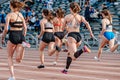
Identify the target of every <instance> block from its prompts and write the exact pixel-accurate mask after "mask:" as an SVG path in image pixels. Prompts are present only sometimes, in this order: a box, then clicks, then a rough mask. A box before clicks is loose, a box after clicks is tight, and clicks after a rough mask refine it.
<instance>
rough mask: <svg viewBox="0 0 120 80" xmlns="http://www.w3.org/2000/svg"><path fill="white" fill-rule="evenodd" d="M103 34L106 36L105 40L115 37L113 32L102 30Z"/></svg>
mask: <svg viewBox="0 0 120 80" xmlns="http://www.w3.org/2000/svg"><path fill="white" fill-rule="evenodd" d="M104 36H105V38H107V40H111V39H113V38H114V37H115V35H114V33H113V32H104Z"/></svg>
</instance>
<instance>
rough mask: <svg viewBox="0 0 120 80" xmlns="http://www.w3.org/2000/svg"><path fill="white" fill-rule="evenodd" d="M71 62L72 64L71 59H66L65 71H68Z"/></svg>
mask: <svg viewBox="0 0 120 80" xmlns="http://www.w3.org/2000/svg"><path fill="white" fill-rule="evenodd" d="M71 62H72V58H71V57H67V61H66V69H69V67H70V64H71Z"/></svg>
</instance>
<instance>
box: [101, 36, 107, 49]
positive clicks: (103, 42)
mask: <svg viewBox="0 0 120 80" xmlns="http://www.w3.org/2000/svg"><path fill="white" fill-rule="evenodd" d="M108 42H109V41H108V40H107V39H106V38H105V37H104V36H103V37H102V41H101V43H100V47H101V48H103V47H104V46H105V45H106V44H107V43H108Z"/></svg>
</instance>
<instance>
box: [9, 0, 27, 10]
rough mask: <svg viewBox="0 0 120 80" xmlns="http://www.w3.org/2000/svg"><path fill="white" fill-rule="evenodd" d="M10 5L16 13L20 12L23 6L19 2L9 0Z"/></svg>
mask: <svg viewBox="0 0 120 80" xmlns="http://www.w3.org/2000/svg"><path fill="white" fill-rule="evenodd" d="M10 5H11V6H12V7H13V8H14V9H16V10H18V11H20V10H21V9H22V8H23V7H24V6H25V4H24V3H23V2H20V1H19V0H10Z"/></svg>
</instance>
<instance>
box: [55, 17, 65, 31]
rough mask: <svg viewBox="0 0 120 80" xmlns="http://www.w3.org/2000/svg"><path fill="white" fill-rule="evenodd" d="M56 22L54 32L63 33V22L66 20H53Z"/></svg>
mask: <svg viewBox="0 0 120 80" xmlns="http://www.w3.org/2000/svg"><path fill="white" fill-rule="evenodd" d="M53 21H54V22H53V23H54V30H55V32H62V31H63V30H64V28H63V22H64V19H63V18H57V17H56V18H54V20H53Z"/></svg>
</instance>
